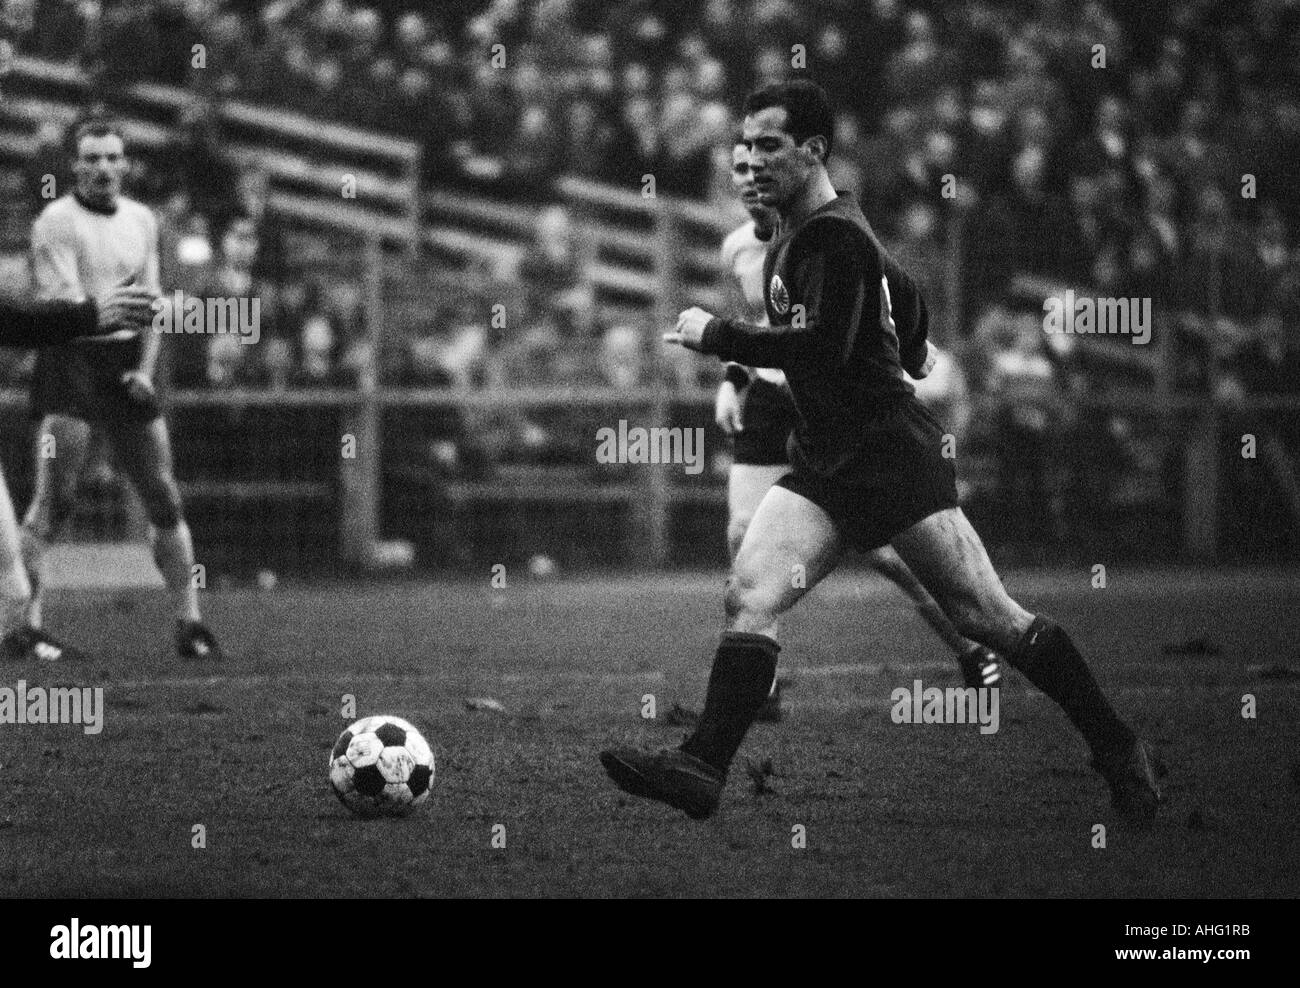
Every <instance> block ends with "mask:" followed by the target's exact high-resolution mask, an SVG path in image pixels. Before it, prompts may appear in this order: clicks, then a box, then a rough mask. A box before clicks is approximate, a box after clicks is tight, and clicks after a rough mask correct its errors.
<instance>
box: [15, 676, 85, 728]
mask: <svg viewBox="0 0 1300 988" xmlns="http://www.w3.org/2000/svg"><path fill="white" fill-rule="evenodd" d="M9 724H18V725H22V724H80V725H81V726H82V731H83V733H85V734H98V733H99V732H100V731H102V730H103V729H104V688H103V687H102V686H96V687H94V688H93V689H92V688H91V687H89V686H51V687H49V688H48V689H47V688H46V687H44V686H31V687H29V686H28V685H27V680H25V679H20V680H18V684H17V686H14V687H9V686H0V727H4V726H6V725H9Z"/></svg>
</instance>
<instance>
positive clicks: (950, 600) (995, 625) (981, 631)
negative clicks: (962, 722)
mask: <svg viewBox="0 0 1300 988" xmlns="http://www.w3.org/2000/svg"><path fill="white" fill-rule="evenodd" d="M893 546H894V548H895V549H896V550H897V551H898V554H899V556H901V557H902V559H903V562H905V563H906V564H907V565H908V567H909V568H910V569H911V570H912V572H913V573H915V574H916V577H917V579H919V580H920V581H921V583H922V584H923V585H924V586H925V588H926V589H927V590H929V591H930V593H931V595H932V596H933V597H934V599H935V600H936V601H937V602H938V604H939V606H940V607H941V608H942V609H943V611H944V613H945V614H947V615H948V617H949V619H950V620H951V621H952V622H953V624H954V625H956V627H957V630H958V631H959V632H961V633H962V634H963V635H965V636H966V637H967V638H970V639H972V640H974V641H977V642H980V643H981V644H983V645H987V646H989V647H990V648H994V649H997V650H999V651H1002V652H1009V651H1011V650H1012V649H1013V648H1014V647H1015V645H1016V644H1017V643H1018V642H1019V641H1020V637H1021V635H1023V634H1024V632H1025V630H1026V629H1027V628H1028V627H1029V625H1030V623H1031V622H1032V621H1033V615H1031V614H1030V613H1029V612H1028V611H1026V610H1025V609H1024V608H1022V607H1021V606H1020V605H1019V604H1017V603H1016V602H1015V601H1014V600H1012V599H1011V597H1010V595H1008V594H1007V592H1006V590H1005V588H1004V587H1003V586H1002V579H1001V577H999V576H998V574H997V571H996V570H995V569H994V568H993V563H992V562H991V561H990V560H989V555H988V552H987V551H986V550H985V548H984V543H983V542H982V541H980V537H979V535H978V533H977V532H976V531H975V529H974V527H973V526H972V525H971V523H970V521H969V520H967V518H966V516H965V514H963V513H962V510H961V508H945V509H944V510H942V511H936V512H935V513H934V514H932V515H930V516H929V517H927V518H923V519H922V520H921V521H919V522H917V523H916V524H915V525H913V526H912V527H911V528H909V529H907V530H906V531H905V532H902V533H901V534H899V535H897V536H896V537H895V538H894V539H893Z"/></svg>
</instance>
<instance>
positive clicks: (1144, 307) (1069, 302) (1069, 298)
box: [1043, 288, 1151, 345]
mask: <svg viewBox="0 0 1300 988" xmlns="http://www.w3.org/2000/svg"><path fill="white" fill-rule="evenodd" d="M1043 312H1045V313H1046V315H1045V316H1043V330H1044V331H1045V332H1048V333H1067V334H1074V335H1092V334H1106V333H1111V334H1120V335H1124V336H1132V337H1133V343H1134V345H1138V344H1142V343H1150V342H1151V299H1149V298H1089V297H1088V296H1086V295H1085V296H1084V297H1082V298H1075V295H1074V289H1073V288H1071V289H1067V290H1066V292H1065V294H1064V295H1063V296H1062V295H1049V296H1048V297H1047V298H1045V299H1043Z"/></svg>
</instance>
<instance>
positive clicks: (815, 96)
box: [745, 79, 835, 161]
mask: <svg viewBox="0 0 1300 988" xmlns="http://www.w3.org/2000/svg"><path fill="white" fill-rule="evenodd" d="M770 106H779V107H781V108H782V109H783V110H785V113H786V121H785V129H786V130H787V131H788V132H789V134H790V136H791V137H793V138H794V142H795V143H796V144H802V143H803V142H804V141H806V140H808V138H810V137H816V136H817V135H818V134H820V135H821V136H822V137H824V138H826V157H827V158H829V157H830V156H831V149H832V148H833V147H834V146H835V114H834V113H833V112H832V111H831V101H830V97H829V96H827V95H826V90H824V89H822V87H821V86H819V85H817V83H815V82H813V81H812V80H811V79H790V80H788V81H786V82H776V83H773V84H772V85H770V86H764V87H763V88H762V89H756V90H754V92H752V93H750V94H749V95H748V96H747V97H745V116H750V115H751V114H754V113H758V112H759V111H760V110H766V109H767V108H768V107H770ZM824 160H825V159H823V161H824Z"/></svg>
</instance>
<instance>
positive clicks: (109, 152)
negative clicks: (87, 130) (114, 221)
mask: <svg viewBox="0 0 1300 988" xmlns="http://www.w3.org/2000/svg"><path fill="white" fill-rule="evenodd" d="M126 171H127V161H126V147H125V145H123V143H122V138H120V137H118V136H117V135H116V134H107V135H105V136H103V137H95V136H93V135H91V134H87V135H86V136H85V137H83V138H82V139H81V140H80V141H78V142H77V160H76V161H75V162H74V163H73V166H72V172H73V174H74V175H75V176H76V179H77V191H78V192H79V193H80V194H81V196H82V198H84V199H89V200H90V201H91V202H97V203H102V204H104V205H113V204H114V203H116V202H117V198H118V196H120V195H121V194H122V179H123V178H124V177H125V176H126Z"/></svg>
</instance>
